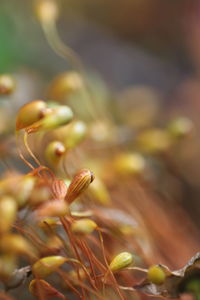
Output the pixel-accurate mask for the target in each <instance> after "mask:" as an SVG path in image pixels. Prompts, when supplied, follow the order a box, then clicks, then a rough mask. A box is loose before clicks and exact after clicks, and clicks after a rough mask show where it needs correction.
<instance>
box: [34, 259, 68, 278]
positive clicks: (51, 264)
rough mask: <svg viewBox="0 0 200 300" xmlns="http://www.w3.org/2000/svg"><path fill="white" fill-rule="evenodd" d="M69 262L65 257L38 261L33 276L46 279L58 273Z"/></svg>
mask: <svg viewBox="0 0 200 300" xmlns="http://www.w3.org/2000/svg"><path fill="white" fill-rule="evenodd" d="M66 261H67V258H66V257H63V256H59V255H58V256H46V257H43V258H41V259H39V260H38V261H36V262H35V263H34V264H33V266H32V271H33V274H34V275H35V276H36V277H38V278H45V277H47V276H48V275H50V274H52V273H54V272H55V271H57V269H58V268H59V267H60V266H62V265H63V264H64V263H65V262H66Z"/></svg>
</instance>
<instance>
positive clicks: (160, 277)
mask: <svg viewBox="0 0 200 300" xmlns="http://www.w3.org/2000/svg"><path fill="white" fill-rule="evenodd" d="M147 277H148V280H149V281H150V282H152V283H154V284H157V285H161V284H163V283H164V281H165V279H166V273H165V271H164V270H163V269H162V268H161V267H160V266H159V265H153V266H151V267H150V268H149V270H148V274H147Z"/></svg>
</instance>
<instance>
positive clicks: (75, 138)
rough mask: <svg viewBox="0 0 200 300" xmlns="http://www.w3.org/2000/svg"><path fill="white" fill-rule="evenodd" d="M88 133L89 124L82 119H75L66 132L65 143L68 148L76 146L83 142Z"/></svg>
mask: <svg viewBox="0 0 200 300" xmlns="http://www.w3.org/2000/svg"><path fill="white" fill-rule="evenodd" d="M86 133H87V126H86V124H85V123H84V122H82V121H75V122H73V123H72V124H70V125H69V127H68V130H67V131H66V133H65V137H64V140H63V143H64V145H65V148H66V149H71V148H74V147H76V146H77V145H78V144H80V143H81V142H82V140H83V139H84V138H85V136H86Z"/></svg>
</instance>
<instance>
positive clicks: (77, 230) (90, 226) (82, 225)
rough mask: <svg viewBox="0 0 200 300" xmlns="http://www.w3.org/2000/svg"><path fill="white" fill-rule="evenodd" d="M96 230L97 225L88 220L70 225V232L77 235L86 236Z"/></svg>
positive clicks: (81, 220) (77, 221)
mask: <svg viewBox="0 0 200 300" xmlns="http://www.w3.org/2000/svg"><path fill="white" fill-rule="evenodd" d="M96 228H97V224H96V223H95V222H94V221H92V220H90V219H80V220H76V221H74V222H73V223H72V225H71V231H72V232H73V233H74V234H77V235H87V234H90V233H92V232H93V231H94V230H95V229H96Z"/></svg>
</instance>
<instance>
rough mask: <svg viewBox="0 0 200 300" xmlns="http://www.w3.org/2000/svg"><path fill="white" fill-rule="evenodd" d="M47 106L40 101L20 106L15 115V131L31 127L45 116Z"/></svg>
mask: <svg viewBox="0 0 200 300" xmlns="http://www.w3.org/2000/svg"><path fill="white" fill-rule="evenodd" d="M46 109H47V104H46V103H45V102H44V101H42V100H35V101H32V102H29V103H27V104H25V105H24V106H22V107H21V108H20V110H19V112H18V114H17V120H16V130H20V129H23V128H26V127H28V126H31V125H32V124H34V123H35V122H37V121H39V120H40V119H41V118H43V117H44V116H45V114H46Z"/></svg>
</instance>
